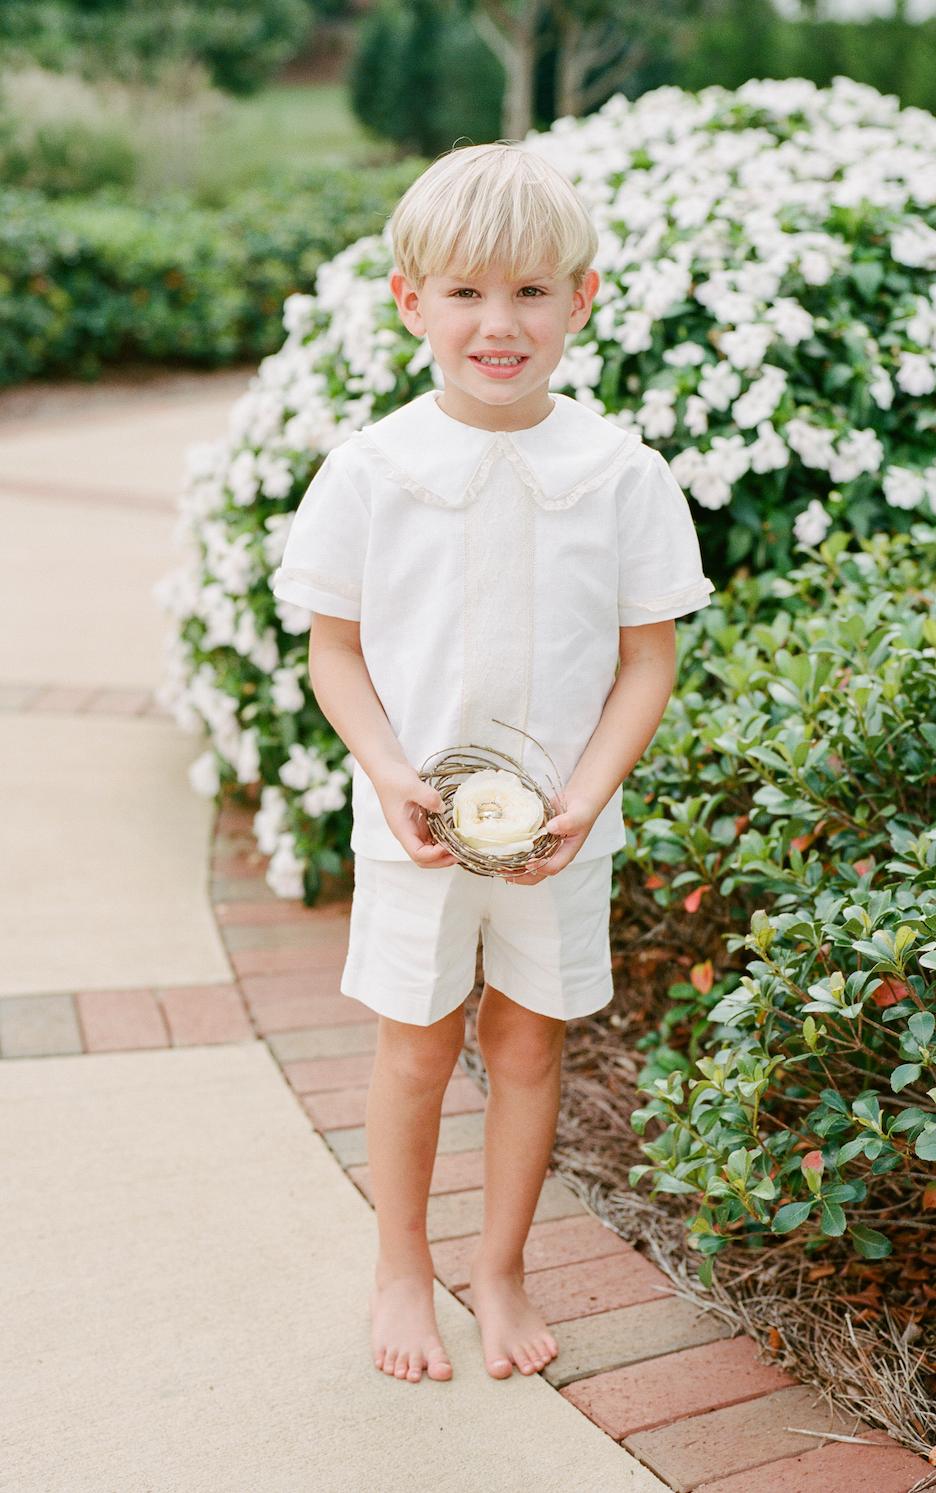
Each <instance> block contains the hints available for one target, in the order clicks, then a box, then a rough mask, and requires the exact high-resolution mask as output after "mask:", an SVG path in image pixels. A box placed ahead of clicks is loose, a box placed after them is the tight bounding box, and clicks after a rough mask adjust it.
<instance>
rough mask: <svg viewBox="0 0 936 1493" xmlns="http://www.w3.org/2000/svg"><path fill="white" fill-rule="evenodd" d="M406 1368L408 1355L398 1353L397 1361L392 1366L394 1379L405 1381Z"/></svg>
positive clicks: (407, 1366)
mask: <svg viewBox="0 0 936 1493" xmlns="http://www.w3.org/2000/svg"><path fill="white" fill-rule="evenodd" d="M408 1368H409V1354H408V1353H400V1354H399V1355H398V1356H397V1361H396V1363H395V1365H394V1368H393V1372H394V1375H395V1377H396V1378H397V1379H405V1378H406V1371H407V1369H408Z"/></svg>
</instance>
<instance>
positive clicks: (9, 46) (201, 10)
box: [0, 0, 313, 93]
mask: <svg viewBox="0 0 936 1493" xmlns="http://www.w3.org/2000/svg"><path fill="white" fill-rule="evenodd" d="M312 22H313V15H312V12H311V10H310V7H309V6H308V5H307V4H306V3H305V0H251V4H250V5H249V6H245V5H238V4H233V3H231V4H227V5H224V4H220V5H219V4H216V3H214V0H171V3H169V4H164V5H160V6H154V5H150V4H147V3H146V0H97V3H95V4H94V5H88V4H86V3H84V4H83V3H80V0H75V3H69V0H38V3H37V0H6V3H5V4H4V5H3V6H2V7H0V44H2V45H3V48H4V51H5V52H6V53H7V54H8V55H10V56H13V57H14V58H16V59H17V60H22V59H23V58H32V59H34V60H35V61H37V62H40V63H41V64H42V65H43V66H44V67H50V68H57V69H61V70H63V71H72V72H80V73H82V74H83V75H84V76H86V77H101V76H110V77H115V78H127V79H134V80H138V79H147V80H149V81H153V80H155V79H157V78H158V77H159V75H160V72H161V70H162V69H163V67H164V66H165V65H166V64H167V63H169V64H171V63H174V62H177V61H178V60H179V59H183V58H184V59H190V60H193V61H197V62H200V63H201V64H202V66H203V67H204V68H205V70H206V71H207V72H208V74H209V75H210V77H211V79H212V81H213V82H215V83H216V84H217V85H218V87H219V88H225V89H227V90H228V91H230V92H231V93H252V92H254V90H255V89H257V88H259V87H260V85H261V84H262V83H264V82H265V81H266V80H267V79H268V78H269V77H271V76H272V74H273V73H274V72H275V71H276V70H277V68H279V67H280V66H281V65H282V64H283V63H284V62H286V61H287V60H288V59H289V58H290V57H292V56H294V55H295V54H296V52H297V51H298V50H299V48H300V46H301V45H302V43H303V42H304V40H305V39H306V37H307V35H308V33H309V29H310V26H311V25H312Z"/></svg>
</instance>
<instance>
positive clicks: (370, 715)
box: [309, 612, 410, 787]
mask: <svg viewBox="0 0 936 1493" xmlns="http://www.w3.org/2000/svg"><path fill="white" fill-rule="evenodd" d="M309 681H310V683H311V685H312V690H313V693H314V695H315V699H316V703H317V704H318V707H319V709H320V710H321V712H322V714H323V715H324V717H325V719H326V720H327V721H328V723H329V725H331V726H333V727H334V729H335V732H336V734H337V735H338V736H340V738H341V740H342V741H343V742H344V744H345V746H346V747H347V748H348V751H349V752H350V753H351V755H352V757H353V758H354V759H355V761H356V762H359V763H360V764H361V767H362V769H363V770H364V772H366V773H367V776H368V777H369V778H370V780H371V782H372V783H373V784H374V786H375V787H377V786H378V784H379V782H380V780H381V779H382V778H383V777H384V775H385V773H386V770H387V768H388V767H391V766H393V765H397V766H401V765H402V766H409V765H410V764H409V763H408V762H407V758H406V753H405V752H404V751H403V748H402V746H401V745H400V742H399V739H398V737H397V736H396V733H395V732H394V730H393V727H392V726H391V724H390V722H389V720H388V719H387V713H386V711H385V710H384V708H383V706H382V705H381V703H380V698H379V696H378V694H377V691H376V690H375V689H374V685H373V682H372V680H371V677H370V674H369V673H368V669H367V664H366V663H365V661H364V654H363V652H362V649H361V626H360V623H359V622H350V621H348V620H347V619H346V618H344V617H328V616H326V615H325V614H324V613H322V612H313V613H312V623H311V626H310V628H309Z"/></svg>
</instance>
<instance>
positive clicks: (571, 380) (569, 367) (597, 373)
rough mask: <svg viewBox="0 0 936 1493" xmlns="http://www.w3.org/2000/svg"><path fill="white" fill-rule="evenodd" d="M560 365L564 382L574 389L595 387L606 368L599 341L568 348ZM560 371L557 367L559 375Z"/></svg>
mask: <svg viewBox="0 0 936 1493" xmlns="http://www.w3.org/2000/svg"><path fill="white" fill-rule="evenodd" d="M560 367H561V369H562V379H561V381H562V382H563V383H566V384H568V385H569V386H570V387H571V388H573V389H593V388H594V387H595V385H596V384H597V383H598V382H599V380H600V379H601V373H602V369H603V368H604V362H603V360H602V357H601V354H600V352H599V351H598V344H597V342H588V343H585V344H584V346H573V347H568V348H566V351H565V354H564V355H563V358H562V362H561V364H560ZM558 372H559V370H558V369H557V370H556V373H557V375H558Z"/></svg>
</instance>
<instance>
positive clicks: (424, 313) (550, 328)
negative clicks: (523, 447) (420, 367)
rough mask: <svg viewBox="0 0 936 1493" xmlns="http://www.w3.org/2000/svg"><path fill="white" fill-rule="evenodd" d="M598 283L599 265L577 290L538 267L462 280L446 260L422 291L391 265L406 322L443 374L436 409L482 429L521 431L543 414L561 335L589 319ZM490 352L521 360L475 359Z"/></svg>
mask: <svg viewBox="0 0 936 1493" xmlns="http://www.w3.org/2000/svg"><path fill="white" fill-rule="evenodd" d="M599 284H600V280H599V276H598V272H597V270H594V269H590V270H588V272H587V274H586V276H585V279H584V280H583V282H582V285H581V287H580V289H578V290H575V289H574V288H573V284H572V280H571V277H567V278H566V279H563V280H557V279H556V278H555V277H554V276H553V275H552V273H551V271H550V269H549V267H548V266H547V265H542V264H541V265H538V266H535V267H534V268H533V269H532V270H531V271H530V273H529V274H526V275H524V276H523V277H522V278H521V279H519V280H508V279H507V278H506V276H505V275H504V273H503V271H502V270H501V269H499V268H496V267H495V268H492V269H490V270H488V271H486V272H485V274H483V275H481V276H475V277H474V278H472V279H466V278H462V277H461V276H459V274H458V273H457V267H453V266H452V265H450V266H449V269H448V271H447V272H446V274H444V275H430V276H428V277H427V279H426V280H425V282H424V284H423V287H422V290H421V291H417V290H416V289H415V288H414V287H413V286H412V285H411V284H410V282H409V281H408V280H405V279H404V278H403V276H402V275H401V274H400V273H399V272H398V271H396V270H395V271H394V272H393V274H392V275H391V277H390V289H391V290H392V292H393V298H394V300H395V301H396V304H397V308H398V310H399V312H400V316H401V318H402V320H403V323H404V325H405V326H406V327H407V328H408V329H409V331H411V332H412V333H413V334H414V336H417V337H428V339H429V345H430V347H431V348H432V352H433V356H434V357H435V360H436V362H437V363H438V365H439V367H440V369H441V370H442V373H443V375H444V379H445V389H444V392H443V394H442V396H441V398H440V401H439V402H440V405H441V407H442V408H443V409H444V410H445V412H446V413H448V414H450V415H452V416H453V417H454V418H455V419H459V420H463V421H464V422H465V423H466V424H469V425H477V426H480V427H482V428H483V429H488V430H509V429H514V430H519V429H522V428H524V427H525V426H530V425H535V424H537V423H538V422H539V421H540V420H542V419H545V418H546V416H547V415H548V414H549V411H550V409H551V402H550V399H549V395H548V393H547V390H548V385H549V378H550V375H551V374H552V372H553V369H554V368H555V367H556V365H557V364H558V362H559V360H560V358H561V357H562V354H563V351H564V349H565V339H566V337H567V335H568V334H569V333H570V332H577V331H579V330H580V329H581V328H582V327H583V326H584V325H585V323H586V322H587V321H588V318H589V316H590V315H591V306H592V301H593V300H594V298H595V293H596V291H597V290H598V286H599ZM496 354H507V355H510V356H516V357H519V358H520V362H519V364H517V365H516V366H509V367H491V366H490V365H485V364H484V363H483V362H482V361H481V358H482V357H483V356H484V355H496Z"/></svg>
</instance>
